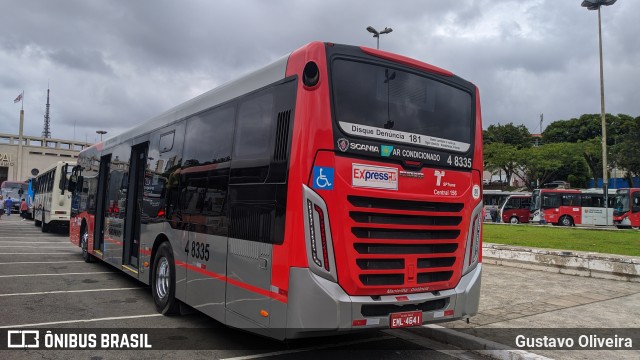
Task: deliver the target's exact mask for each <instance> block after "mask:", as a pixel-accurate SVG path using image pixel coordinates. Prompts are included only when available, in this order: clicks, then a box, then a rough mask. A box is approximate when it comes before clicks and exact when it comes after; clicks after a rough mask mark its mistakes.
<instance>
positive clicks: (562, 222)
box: [560, 216, 573, 226]
mask: <svg viewBox="0 0 640 360" xmlns="http://www.w3.org/2000/svg"><path fill="white" fill-rule="evenodd" d="M560 225H562V226H573V220H572V219H571V217H569V216H563V217H562V219H560Z"/></svg>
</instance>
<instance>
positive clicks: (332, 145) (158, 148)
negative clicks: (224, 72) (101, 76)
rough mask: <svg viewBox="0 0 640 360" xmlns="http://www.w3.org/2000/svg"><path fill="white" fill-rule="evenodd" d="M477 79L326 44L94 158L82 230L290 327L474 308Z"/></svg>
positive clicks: (87, 244) (393, 321)
mask: <svg viewBox="0 0 640 360" xmlns="http://www.w3.org/2000/svg"><path fill="white" fill-rule="evenodd" d="M481 136H482V124H481V115H480V99H479V94H478V89H477V87H476V86H475V85H473V84H472V83H470V82H468V81H466V80H463V79H461V78H460V77H458V76H456V75H454V74H452V73H451V72H449V71H447V70H443V69H441V68H438V67H435V66H432V65H428V64H426V63H423V62H420V61H417V60H414V59H410V58H407V57H404V56H400V55H396V54H392V53H388V52H384V51H379V50H375V49H370V48H365V47H354V46H346V45H337V44H332V43H321V42H314V43H310V44H308V45H305V46H304V47H302V48H300V49H298V50H296V51H294V52H292V53H291V54H289V55H287V56H286V57H283V58H281V59H280V60H277V61H275V62H274V63H272V64H271V65H268V66H266V67H264V68H262V69H260V70H257V71H256V72H254V73H251V74H249V75H246V76H245V77H242V78H240V79H238V80H236V81H233V82H230V83H227V84H225V85H222V86H220V87H218V88H216V89H213V90H211V91H209V92H207V93H204V94H202V95H200V96H198V97H196V98H194V99H192V100H189V101H187V102H185V103H183V104H181V105H178V106H176V107H174V108H172V109H170V110H168V111H166V112H165V113H163V114H161V115H159V116H157V117H155V118H152V119H150V120H149V121H147V122H144V123H142V124H141V125H139V126H137V127H136V128H134V129H131V130H129V131H127V132H125V133H123V134H121V135H118V136H116V137H113V138H109V139H107V140H105V141H104V142H101V143H98V144H96V145H94V146H92V147H90V148H88V149H86V150H84V151H82V152H81V153H80V155H79V159H78V166H76V168H75V170H74V172H73V174H72V177H71V178H72V180H73V183H72V184H71V187H72V188H74V191H75V192H74V193H75V199H74V202H73V204H74V205H73V206H72V208H73V209H74V216H73V219H72V221H71V235H70V237H71V242H72V243H74V244H75V245H77V246H79V247H81V248H82V252H83V256H84V258H85V260H86V261H92V260H94V259H100V260H102V261H104V262H107V263H109V264H111V265H113V266H115V267H116V268H118V269H121V270H122V271H123V272H125V273H126V274H128V275H130V276H132V277H134V278H136V279H138V280H140V281H141V282H143V283H145V284H150V285H151V289H152V294H153V298H154V302H155V306H156V308H157V310H158V311H159V312H161V313H163V314H168V313H172V312H176V311H178V310H179V307H180V306H182V305H183V304H187V305H189V306H191V307H193V308H195V309H197V310H199V311H200V312H202V313H204V314H206V315H208V316H210V317H212V318H214V319H216V320H218V321H220V322H222V323H224V324H227V325H229V326H232V327H238V328H243V329H246V330H249V331H252V332H256V333H259V334H263V335H266V336H270V337H273V338H277V339H286V338H296V337H305V336H318V335H323V334H335V333H337V332H341V331H352V330H360V329H376V328H390V327H391V328H395V327H405V326H416V325H422V324H424V323H432V322H441V321H450V320H454V319H461V318H466V317H469V316H472V315H475V314H476V313H477V311H478V302H479V296H480V275H481V270H482V265H481V261H482V259H481V257H482V256H481V240H482V239H481V234H482V231H481V223H482V218H481V217H482V188H481V186H482V170H483V168H482V164H483V161H482V138H481Z"/></svg>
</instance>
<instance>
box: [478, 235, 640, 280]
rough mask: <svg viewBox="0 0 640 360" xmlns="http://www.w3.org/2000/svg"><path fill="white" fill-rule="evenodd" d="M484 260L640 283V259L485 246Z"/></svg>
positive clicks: (496, 263) (496, 245) (490, 244)
mask: <svg viewBox="0 0 640 360" xmlns="http://www.w3.org/2000/svg"><path fill="white" fill-rule="evenodd" d="M482 261H483V262H484V263H487V264H494V265H504V266H513V267H517V268H523V269H531V270H541V271H548V272H556V273H560V274H568V275H578V276H585V277H592V278H600V279H608V280H618V281H629V282H640V259H639V258H636V257H632V256H623V255H611V254H600V253H590V252H579V251H566V250H549V249H538V248H528V247H523V246H512V245H501V244H492V243H484V244H483V245H482Z"/></svg>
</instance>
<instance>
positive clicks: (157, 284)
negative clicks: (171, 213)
mask: <svg viewBox="0 0 640 360" xmlns="http://www.w3.org/2000/svg"><path fill="white" fill-rule="evenodd" d="M152 275H153V276H152V279H151V292H152V293H153V302H154V303H155V305H156V310H157V311H158V312H159V313H161V314H163V315H173V314H177V313H178V311H179V309H180V303H179V302H178V300H177V299H176V267H175V261H174V259H173V251H172V250H171V245H169V243H168V242H163V243H162V244H161V245H160V247H158V251H157V253H156V257H155V259H154V261H153V273H152Z"/></svg>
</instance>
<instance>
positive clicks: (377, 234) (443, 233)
mask: <svg viewBox="0 0 640 360" xmlns="http://www.w3.org/2000/svg"><path fill="white" fill-rule="evenodd" d="M351 232H352V233H353V235H355V236H356V237H357V238H358V239H396V240H440V239H451V240H455V239H456V238H457V237H458V235H460V231H459V230H416V229H380V228H362V227H354V228H351Z"/></svg>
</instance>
